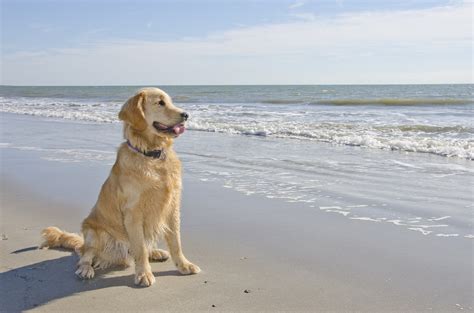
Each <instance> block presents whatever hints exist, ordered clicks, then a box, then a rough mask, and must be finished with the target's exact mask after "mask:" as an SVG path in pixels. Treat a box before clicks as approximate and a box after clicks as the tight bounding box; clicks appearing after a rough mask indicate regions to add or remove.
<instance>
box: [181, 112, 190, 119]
mask: <svg viewBox="0 0 474 313" xmlns="http://www.w3.org/2000/svg"><path fill="white" fill-rule="evenodd" d="M181 117H182V118H183V120H185V121H187V120H188V117H189V115H188V113H186V112H183V113H181Z"/></svg>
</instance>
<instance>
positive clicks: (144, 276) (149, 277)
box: [135, 272, 155, 287]
mask: <svg viewBox="0 0 474 313" xmlns="http://www.w3.org/2000/svg"><path fill="white" fill-rule="evenodd" d="M154 283H155V276H153V273H152V272H141V273H137V274H135V285H140V286H143V287H149V286H151V285H153V284H154Z"/></svg>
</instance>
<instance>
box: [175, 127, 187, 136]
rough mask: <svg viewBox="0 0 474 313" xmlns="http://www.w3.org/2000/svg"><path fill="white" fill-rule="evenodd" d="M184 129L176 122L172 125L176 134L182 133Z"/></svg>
mask: <svg viewBox="0 0 474 313" xmlns="http://www.w3.org/2000/svg"><path fill="white" fill-rule="evenodd" d="M185 129H186V128H185V127H184V125H182V124H178V125H174V126H173V131H174V133H175V134H176V135H181V134H182V133H184V130H185Z"/></svg>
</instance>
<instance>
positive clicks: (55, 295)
mask: <svg viewBox="0 0 474 313" xmlns="http://www.w3.org/2000/svg"><path fill="white" fill-rule="evenodd" d="M36 249H37V248H36V247H29V248H24V249H20V250H16V251H13V252H12V253H14V254H21V253H23V252H28V251H31V250H36ZM77 261H78V256H77V255H75V254H71V255H68V256H63V257H60V258H58V259H54V260H47V261H42V262H38V263H34V264H30V265H27V266H23V267H19V268H12V269H9V270H8V271H6V272H3V273H0V294H1V296H0V311H2V312H22V311H25V310H29V309H33V308H36V307H39V306H41V305H43V304H45V303H48V302H50V301H53V300H57V299H61V298H65V297H69V296H72V295H75V294H79V293H82V292H85V291H92V290H97V289H102V288H109V287H114V286H127V287H130V288H140V287H137V286H135V285H134V284H133V275H127V274H126V273H124V274H125V275H124V276H118V277H117V276H114V277H106V274H108V273H110V272H114V271H119V270H122V268H111V269H110V270H100V271H96V276H95V278H94V279H92V280H81V279H79V278H77V277H76V276H75V275H74V271H75V268H76V263H77ZM154 274H155V276H181V274H180V273H179V272H178V271H174V270H173V271H160V272H154Z"/></svg>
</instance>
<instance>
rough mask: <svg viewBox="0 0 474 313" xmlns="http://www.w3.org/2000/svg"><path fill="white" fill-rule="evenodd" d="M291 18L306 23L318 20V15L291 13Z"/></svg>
mask: <svg viewBox="0 0 474 313" xmlns="http://www.w3.org/2000/svg"><path fill="white" fill-rule="evenodd" d="M290 16H292V17H294V18H296V19H300V20H304V21H314V20H316V15H315V14H314V13H291V14H290Z"/></svg>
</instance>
